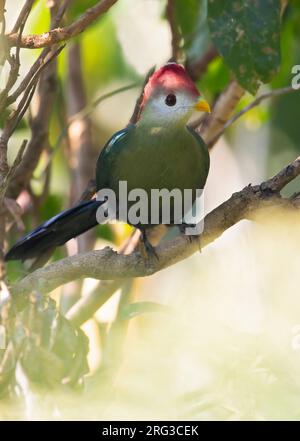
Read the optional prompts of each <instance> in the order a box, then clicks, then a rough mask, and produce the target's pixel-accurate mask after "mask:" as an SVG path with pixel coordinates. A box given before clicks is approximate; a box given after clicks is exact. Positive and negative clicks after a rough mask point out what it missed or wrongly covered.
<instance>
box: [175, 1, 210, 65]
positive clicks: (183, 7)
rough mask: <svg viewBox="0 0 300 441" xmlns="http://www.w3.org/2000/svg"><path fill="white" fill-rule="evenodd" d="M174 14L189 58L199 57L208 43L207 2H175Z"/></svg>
mask: <svg viewBox="0 0 300 441" xmlns="http://www.w3.org/2000/svg"><path fill="white" fill-rule="evenodd" d="M174 14H175V20H176V24H177V25H178V27H179V30H180V34H181V35H182V37H183V40H184V46H183V47H184V50H185V51H186V53H187V57H188V58H189V59H191V58H195V57H199V55H201V52H202V51H204V50H205V47H206V46H207V43H208V29H207V25H206V18H207V0H174Z"/></svg>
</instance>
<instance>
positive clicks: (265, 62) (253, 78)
mask: <svg viewBox="0 0 300 441" xmlns="http://www.w3.org/2000/svg"><path fill="white" fill-rule="evenodd" d="M208 25H209V28H210V32H211V37H212V40H213V42H214V44H215V46H216V48H217V49H218V51H219V52H220V54H221V55H222V56H223V57H224V59H225V62H226V63H227V64H228V66H229V67H230V68H231V70H232V71H233V72H234V73H235V75H236V78H237V80H238V81H239V83H240V84H241V85H242V86H243V87H244V88H245V89H246V90H248V91H249V92H250V93H252V94H255V93H256V91H257V89H258V87H259V84H260V82H263V83H267V82H269V81H270V80H271V78H272V77H273V76H274V75H275V73H276V72H277V70H278V68H279V65H280V0H264V1H258V0H222V1H221V0H209V1H208Z"/></svg>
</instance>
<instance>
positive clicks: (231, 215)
mask: <svg viewBox="0 0 300 441" xmlns="http://www.w3.org/2000/svg"><path fill="white" fill-rule="evenodd" d="M299 174H300V157H298V158H296V159H295V161H293V162H291V163H290V164H289V165H287V166H286V167H285V168H284V169H282V170H281V171H280V172H279V173H278V174H277V175H275V176H274V177H273V178H271V179H268V180H267V181H265V182H263V183H262V184H261V185H255V186H251V185H249V186H248V187H245V188H244V189H243V190H241V191H239V192H237V193H234V194H233V195H232V196H231V197H230V198H229V199H228V200H227V201H225V202H224V203H222V204H221V205H220V206H218V207H217V208H216V209H214V210H213V211H212V212H210V213H209V214H208V215H207V216H206V217H205V228H204V232H203V233H202V236H201V244H202V246H206V245H208V244H209V243H211V242H212V241H214V240H215V239H217V238H218V237H219V236H220V235H221V234H222V233H223V232H224V231H226V230H227V229H228V228H230V227H231V226H232V225H234V224H236V223H237V222H239V221H240V220H241V219H246V218H251V216H252V215H253V213H254V212H255V211H256V210H257V209H258V208H260V207H262V206H265V205H268V206H269V205H273V204H275V205H278V204H280V205H283V206H286V205H288V206H292V204H291V203H290V201H289V200H287V199H282V198H280V195H279V191H280V190H281V189H282V188H283V187H284V186H285V185H287V184H288V183H289V182H290V181H292V180H293V179H294V178H295V177H296V176H298V175H299ZM156 250H157V254H158V257H159V260H156V259H153V260H152V259H151V261H150V260H144V259H143V258H142V256H141V254H140V253H139V252H134V253H132V254H130V255H122V254H118V253H117V252H115V251H113V250H112V249H111V248H108V247H106V248H104V249H103V250H100V251H91V252H88V253H84V254H79V255H76V256H72V257H67V258H64V259H62V260H59V261H57V262H54V263H52V264H50V265H48V266H46V267H45V268H40V269H38V270H36V271H34V272H33V273H31V274H29V275H27V276H26V277H25V278H24V279H22V280H21V281H20V282H19V283H17V284H16V285H14V286H13V287H12V288H11V292H12V293H13V295H14V297H15V300H16V301H17V300H18V299H17V298H16V296H24V295H28V294H29V293H30V292H31V291H32V289H33V287H34V288H35V289H37V290H40V291H42V292H44V293H47V292H50V291H52V290H53V289H55V288H57V287H58V286H60V285H62V284H64V283H67V282H70V281H72V280H76V279H79V278H82V277H92V278H94V279H99V280H111V279H119V280H120V279H124V278H126V279H127V278H131V277H145V276H149V275H151V274H154V273H156V272H158V271H160V270H162V269H163V268H166V267H168V266H170V265H174V264H175V263H177V262H179V261H181V260H183V259H186V258H187V257H189V256H190V255H192V254H193V253H195V252H196V251H197V250H198V241H197V240H192V241H190V240H189V238H188V237H186V236H183V235H181V236H178V237H176V238H175V239H174V240H172V241H168V242H167V243H165V244H162V245H160V246H158V247H157V248H156Z"/></svg>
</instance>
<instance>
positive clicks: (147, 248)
mask: <svg viewBox="0 0 300 441" xmlns="http://www.w3.org/2000/svg"><path fill="white" fill-rule="evenodd" d="M140 243H141V255H142V257H143V259H144V260H148V259H153V258H155V259H156V260H159V257H158V254H157V252H156V250H155V247H154V246H153V245H151V243H150V242H149V240H148V238H147V234H146V232H145V230H142V240H141V242H140Z"/></svg>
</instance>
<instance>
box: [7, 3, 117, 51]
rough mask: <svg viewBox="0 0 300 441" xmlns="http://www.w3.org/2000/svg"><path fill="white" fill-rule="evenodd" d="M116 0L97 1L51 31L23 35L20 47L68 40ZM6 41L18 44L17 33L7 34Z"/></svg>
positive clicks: (42, 45)
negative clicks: (63, 24) (70, 21)
mask: <svg viewBox="0 0 300 441" xmlns="http://www.w3.org/2000/svg"><path fill="white" fill-rule="evenodd" d="M117 1H118V0H103V1H100V2H98V3H97V4H96V5H95V6H93V7H92V8H89V9H88V10H87V11H86V12H85V13H84V14H83V15H82V16H81V17H80V18H78V20H76V21H75V22H74V23H72V24H70V25H69V26H65V27H62V28H56V29H52V30H51V31H49V32H45V33H43V34H36V35H24V36H22V38H21V41H20V47H24V48H29V49H38V48H41V47H46V46H52V45H53V44H57V43H60V42H62V41H66V40H69V39H70V38H72V37H75V36H76V35H78V34H80V33H81V32H83V31H84V30H85V29H86V28H87V27H88V26H90V25H91V24H92V23H93V22H94V21H95V20H96V19H97V18H99V17H100V16H101V15H103V14H104V13H105V12H107V11H108V10H109V9H110V8H111V7H112V6H113V5H114V4H115V3H116V2H117ZM7 41H8V44H9V45H10V46H16V45H17V44H18V35H17V34H9V35H7Z"/></svg>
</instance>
